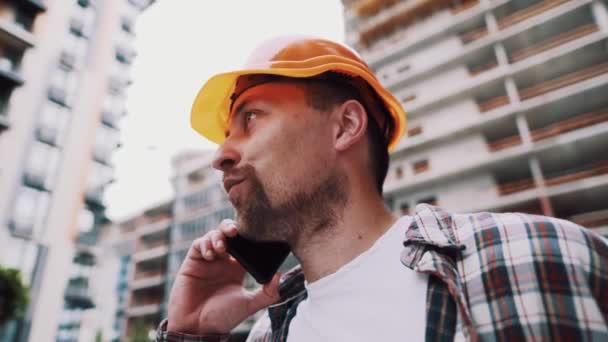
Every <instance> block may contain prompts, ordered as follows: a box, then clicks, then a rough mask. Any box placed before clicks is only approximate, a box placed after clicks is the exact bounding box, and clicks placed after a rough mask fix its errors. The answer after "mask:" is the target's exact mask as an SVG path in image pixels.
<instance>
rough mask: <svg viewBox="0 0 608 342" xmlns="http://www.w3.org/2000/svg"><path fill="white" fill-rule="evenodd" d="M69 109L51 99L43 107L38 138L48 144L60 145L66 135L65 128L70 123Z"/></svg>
mask: <svg viewBox="0 0 608 342" xmlns="http://www.w3.org/2000/svg"><path fill="white" fill-rule="evenodd" d="M69 119H70V116H69V113H68V110H67V109H66V108H65V107H63V106H61V105H59V104H57V103H55V102H51V101H47V102H46V103H45V104H44V106H43V107H42V112H41V113H40V119H39V121H38V128H37V130H36V136H37V138H38V140H40V141H43V142H45V143H47V144H51V145H57V146H60V145H61V144H62V143H63V140H64V137H65V130H66V128H67V126H68V123H69Z"/></svg>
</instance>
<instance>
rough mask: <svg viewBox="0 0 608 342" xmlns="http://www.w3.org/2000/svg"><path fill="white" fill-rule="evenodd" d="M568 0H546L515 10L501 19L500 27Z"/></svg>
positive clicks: (535, 14) (503, 27) (520, 20)
mask: <svg viewBox="0 0 608 342" xmlns="http://www.w3.org/2000/svg"><path fill="white" fill-rule="evenodd" d="M566 1H569V0H545V1H543V2H541V3H538V4H535V5H532V6H530V7H527V8H524V9H522V10H519V11H517V12H514V13H512V14H510V15H508V16H506V17H504V18H502V19H501V20H499V21H498V28H499V29H501V30H502V29H505V28H507V27H509V26H512V25H515V24H517V23H519V22H522V21H524V20H526V19H529V18H532V17H534V16H537V15H539V14H541V13H543V12H546V11H548V10H550V9H552V8H553V7H557V6H559V5H561V4H562V3H564V2H566Z"/></svg>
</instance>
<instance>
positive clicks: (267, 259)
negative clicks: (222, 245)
mask: <svg viewBox="0 0 608 342" xmlns="http://www.w3.org/2000/svg"><path fill="white" fill-rule="evenodd" d="M226 250H227V251H228V253H229V254H230V255H232V256H233V257H234V258H235V259H236V260H237V261H238V262H239V263H240V264H241V265H242V266H243V268H245V270H247V272H249V274H251V275H252V276H253V278H254V279H255V280H256V281H257V282H258V283H260V284H266V283H268V282H270V280H271V279H272V276H274V275H275V273H277V271H278V270H279V267H280V266H281V264H282V263H283V261H285V259H286V258H287V256H288V255H289V252H290V251H291V249H290V248H289V245H288V244H287V243H286V242H282V241H253V240H251V239H247V238H245V237H243V236H241V235H239V234H237V235H236V236H234V237H226Z"/></svg>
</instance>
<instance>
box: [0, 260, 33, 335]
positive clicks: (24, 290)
mask: <svg viewBox="0 0 608 342" xmlns="http://www.w3.org/2000/svg"><path fill="white" fill-rule="evenodd" d="M28 302H29V289H28V287H27V286H26V285H25V284H24V283H23V280H22V279H21V273H20V272H19V270H16V269H14V268H3V267H0V325H2V324H3V323H5V322H7V321H10V320H12V319H19V318H21V317H23V315H24V314H25V310H26V309H27V304H28Z"/></svg>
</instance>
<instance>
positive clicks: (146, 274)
mask: <svg viewBox="0 0 608 342" xmlns="http://www.w3.org/2000/svg"><path fill="white" fill-rule="evenodd" d="M165 273H166V271H165V270H164V269H161V270H154V271H138V272H135V275H134V276H133V279H134V280H142V279H149V278H154V277H162V276H164V275H165Z"/></svg>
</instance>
